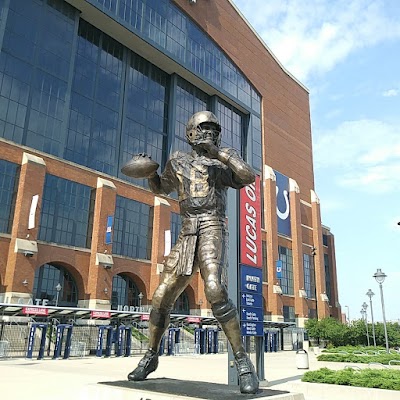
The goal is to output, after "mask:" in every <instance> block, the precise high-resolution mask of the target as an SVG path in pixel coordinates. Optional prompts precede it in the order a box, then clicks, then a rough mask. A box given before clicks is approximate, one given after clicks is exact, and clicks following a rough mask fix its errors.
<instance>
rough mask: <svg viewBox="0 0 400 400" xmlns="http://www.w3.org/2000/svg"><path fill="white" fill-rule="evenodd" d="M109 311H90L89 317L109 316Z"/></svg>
mask: <svg viewBox="0 0 400 400" xmlns="http://www.w3.org/2000/svg"><path fill="white" fill-rule="evenodd" d="M110 316H111V313H110V312H109V311H97V310H94V311H91V312H90V317H91V318H110Z"/></svg>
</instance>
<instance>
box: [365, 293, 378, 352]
mask: <svg viewBox="0 0 400 400" xmlns="http://www.w3.org/2000/svg"><path fill="white" fill-rule="evenodd" d="M366 295H367V296H368V297H369V305H370V308H371V321H372V338H373V340H374V347H376V337H375V325H374V312H373V310H372V296H374V295H375V293H374V292H373V291H372V290H371V289H368V292H367V293H366Z"/></svg>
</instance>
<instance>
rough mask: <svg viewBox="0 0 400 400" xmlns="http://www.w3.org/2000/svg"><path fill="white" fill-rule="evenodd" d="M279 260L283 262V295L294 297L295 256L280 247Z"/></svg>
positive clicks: (288, 250)
mask: <svg viewBox="0 0 400 400" xmlns="http://www.w3.org/2000/svg"><path fill="white" fill-rule="evenodd" d="M278 254H279V259H280V260H281V261H282V278H281V280H280V281H281V282H280V283H281V288H282V293H283V294H288V295H293V294H294V286H293V256H292V250H291V249H288V248H286V247H283V246H278Z"/></svg>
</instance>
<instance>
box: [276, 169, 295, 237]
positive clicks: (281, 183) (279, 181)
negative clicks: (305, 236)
mask: <svg viewBox="0 0 400 400" xmlns="http://www.w3.org/2000/svg"><path fill="white" fill-rule="evenodd" d="M274 172H275V176H276V213H277V216H278V233H280V234H281V235H285V236H289V237H290V236H291V235H292V232H291V228H290V203H289V178H288V177H287V176H285V175H283V174H281V173H280V172H278V171H274Z"/></svg>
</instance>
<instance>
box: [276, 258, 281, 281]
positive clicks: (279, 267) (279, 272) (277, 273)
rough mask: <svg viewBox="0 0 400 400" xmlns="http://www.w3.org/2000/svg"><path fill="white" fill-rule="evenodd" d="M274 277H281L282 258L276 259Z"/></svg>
mask: <svg viewBox="0 0 400 400" xmlns="http://www.w3.org/2000/svg"><path fill="white" fill-rule="evenodd" d="M276 277H277V279H281V278H282V260H276Z"/></svg>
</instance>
